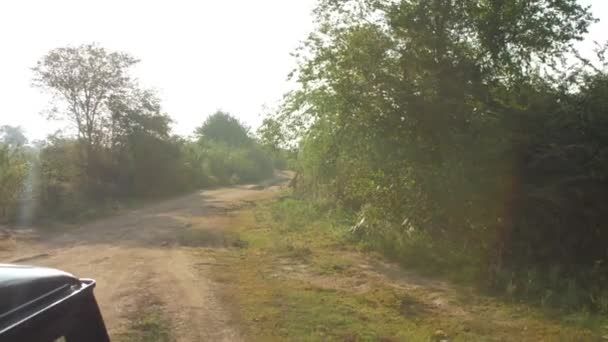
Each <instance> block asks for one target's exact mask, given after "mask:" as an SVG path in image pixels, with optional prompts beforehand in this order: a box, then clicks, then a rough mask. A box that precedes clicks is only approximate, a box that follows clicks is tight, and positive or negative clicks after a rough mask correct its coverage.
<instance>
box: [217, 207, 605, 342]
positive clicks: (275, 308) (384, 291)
mask: <svg viewBox="0 0 608 342" xmlns="http://www.w3.org/2000/svg"><path fill="white" fill-rule="evenodd" d="M237 216H238V218H237V219H238V220H239V224H238V225H234V226H235V227H236V228H235V230H236V231H235V232H236V233H237V234H238V235H239V236H240V238H241V239H243V240H244V241H246V242H247V243H248V248H247V249H231V250H227V251H225V252H224V254H223V256H224V258H225V260H223V263H226V264H227V265H228V267H227V270H226V272H222V274H218V275H216V276H217V278H218V279H217V280H218V281H221V282H222V283H225V284H230V286H229V287H228V290H227V291H228V292H229V293H228V294H227V298H231V300H232V301H233V305H232V307H233V308H234V311H235V316H236V317H239V318H240V319H241V321H242V325H243V327H244V329H245V335H246V336H248V337H249V339H250V340H253V341H286V340H287V341H385V342H387V341H433V340H438V339H440V338H439V337H440V336H442V335H444V334H445V335H446V336H447V337H449V340H450V341H511V340H517V341H540V340H545V341H588V340H593V339H596V338H597V337H598V336H601V335H602V330H601V329H603V328H602V327H599V326H598V325H593V326H585V324H583V323H582V321H581V317H578V316H577V317H572V319H570V320H566V319H564V317H563V316H559V317H550V316H547V315H546V312H544V311H542V310H539V309H536V308H534V307H531V306H529V305H526V304H522V303H517V302H509V301H504V300H499V299H495V298H491V297H487V296H483V295H481V294H476V293H472V292H471V291H472V290H471V289H469V288H459V287H455V290H454V291H452V292H453V293H451V292H450V293H447V294H445V295H444V297H445V298H443V299H444V301H446V302H447V303H448V304H449V306H448V307H447V308H446V309H441V307H439V308H438V307H436V306H434V304H433V303H434V301H435V300H436V295H437V293H440V294H441V293H442V292H441V291H439V292H438V291H436V290H433V289H431V288H430V286H429V288H425V287H424V286H422V287H419V288H411V287H409V288H408V287H407V286H405V287H403V286H401V287H399V286H395V284H397V283H391V280H390V279H389V278H383V279H384V280H382V279H379V278H378V277H374V276H370V275H369V273H366V272H364V271H363V270H362V269H361V268H360V267H359V266H358V263H359V262H360V261H361V260H378V261H379V262H380V261H382V257H381V256H380V255H378V254H369V255H367V256H365V255H363V254H362V253H361V245H360V244H359V243H357V242H356V241H355V240H354V239H352V237H351V236H350V233H349V224H348V222H349V220H348V217H345V215H344V214H343V213H340V212H338V211H331V210H328V209H327V208H323V206H319V205H312V204H310V203H306V202H303V201H300V200H295V199H291V198H282V199H279V200H274V201H268V202H262V203H258V205H257V206H256V207H255V208H253V209H246V210H243V211H241V212H239V213H237ZM220 258H221V256H220ZM220 278H221V279H220ZM356 285H361V286H362V288H363V290H356V289H355V288H354V287H356ZM458 308H464V309H465V311H466V313H465V314H458V310H457V309H458ZM587 318H588V317H587ZM586 321H587V322H590V321H589V320H586Z"/></svg>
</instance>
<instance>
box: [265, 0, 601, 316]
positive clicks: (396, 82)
mask: <svg viewBox="0 0 608 342" xmlns="http://www.w3.org/2000/svg"><path fill="white" fill-rule="evenodd" d="M315 13H316V18H317V29H316V31H315V32H314V33H313V34H312V35H311V36H310V38H309V39H308V40H307V41H306V42H305V43H304V44H303V45H302V48H301V49H300V51H299V54H298V55H299V56H300V66H299V68H298V69H297V70H295V72H294V74H293V77H294V79H295V80H296V81H297V82H298V83H299V85H300V88H299V89H298V90H296V91H294V92H292V93H291V94H289V95H288V96H287V97H286V100H285V103H284V106H283V108H282V110H280V111H278V112H277V113H276V114H275V115H273V116H270V117H269V118H268V119H267V121H266V125H267V126H268V127H269V128H268V130H267V131H269V132H278V133H277V135H278V137H277V138H276V139H275V140H274V141H276V142H278V143H280V144H281V143H282V145H279V146H283V147H286V148H287V147H291V148H293V149H294V151H298V160H297V163H295V170H296V171H297V172H298V175H297V176H296V179H295V180H294V186H295V190H296V193H297V194H299V195H301V196H303V197H304V198H308V199H309V200H312V201H319V200H320V201H323V202H329V203H331V204H332V205H334V206H335V207H337V208H343V210H348V211H350V212H351V213H352V214H353V215H355V216H356V220H355V222H354V223H353V227H352V236H353V237H355V238H357V239H358V240H360V241H361V243H362V244H364V245H365V246H368V247H369V248H371V249H374V250H377V251H380V252H382V253H383V254H385V255H386V256H388V257H390V258H392V259H394V260H396V261H399V262H400V263H402V264H404V265H407V266H411V267H415V268H416V269H418V270H421V271H422V272H426V273H433V274H447V275H448V276H449V277H450V278H453V279H455V280H458V281H461V282H465V283H469V284H474V285H477V286H479V287H480V288H482V289H484V290H488V291H493V292H495V293H498V294H503V295H506V296H509V297H516V298H521V299H526V300H528V301H529V302H531V303H535V304H539V305H541V306H553V307H558V308H563V309H566V310H573V311H582V312H589V313H604V314H605V313H608V305H607V304H608V292H607V289H608V278H607V277H606V275H607V274H608V254H607V253H608V250H607V249H606V246H605V242H606V241H607V240H608V229H606V222H607V219H608V217H607V216H606V214H607V213H608V210H607V209H608V208H607V207H606V204H607V203H608V202H607V201H606V198H608V197H607V196H608V190H607V189H608V187H607V186H606V176H607V171H608V169H607V168H606V166H607V165H608V154H607V153H608V140H606V134H607V132H608V121H607V120H606V96H605V95H606V92H607V89H608V87H607V86H608V81H607V80H608V77H607V73H606V70H607V69H606V59H605V55H604V50H605V49H604V48H605V47H604V46H602V45H599V44H598V46H597V51H596V52H597V55H596V56H581V55H580V54H579V52H578V51H577V50H576V49H575V47H574V46H575V44H576V42H577V41H579V40H581V39H583V38H584V36H585V33H586V32H587V28H588V27H589V25H590V24H591V23H593V22H594V19H593V17H592V15H591V13H590V12H589V8H586V7H584V6H582V5H580V4H579V3H578V2H577V1H575V0H559V1H537V2H530V1H519V0H513V1H443V0H436V1H435V0H434V1H426V0H424V1H423V0H416V1H409V0H408V1H384V0H351V1H339V2H336V1H329V0H328V1H321V2H320V4H319V6H318V8H317V10H316V12H315ZM277 127H280V128H278V129H277ZM294 142H295V143H294Z"/></svg>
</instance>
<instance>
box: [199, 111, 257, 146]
mask: <svg viewBox="0 0 608 342" xmlns="http://www.w3.org/2000/svg"><path fill="white" fill-rule="evenodd" d="M195 136H196V137H197V138H198V139H199V141H201V142H202V141H212V142H216V143H224V144H226V145H228V146H231V147H243V146H247V145H251V143H252V139H251V137H250V136H249V130H248V129H247V128H246V127H245V125H243V124H242V123H241V122H239V120H238V119H237V118H235V117H234V116H232V115H230V114H228V113H225V112H222V111H217V112H216V113H214V114H213V115H211V116H210V117H208V118H207V119H206V120H205V122H203V124H202V125H201V126H200V127H198V128H197V129H196V131H195Z"/></svg>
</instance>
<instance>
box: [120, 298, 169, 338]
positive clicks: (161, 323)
mask: <svg viewBox="0 0 608 342" xmlns="http://www.w3.org/2000/svg"><path fill="white" fill-rule="evenodd" d="M116 341H122V342H168V341H173V339H172V338H171V330H170V327H169V322H168V320H167V318H166V317H165V316H164V314H163V311H162V307H161V306H160V305H159V304H156V303H154V304H151V305H148V306H146V307H144V308H141V309H140V311H139V312H138V313H137V315H136V316H135V317H132V318H131V320H130V325H129V327H128V330H127V331H126V332H124V333H122V334H120V335H119V336H117V337H116Z"/></svg>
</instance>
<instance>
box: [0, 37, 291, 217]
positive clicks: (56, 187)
mask: <svg viewBox="0 0 608 342" xmlns="http://www.w3.org/2000/svg"><path fill="white" fill-rule="evenodd" d="M136 63H137V60H136V59H135V58H133V57H132V56H130V55H128V54H125V53H122V52H113V51H109V50H106V49H104V48H102V47H100V46H98V45H95V44H88V45H81V46H78V47H67V48H58V49H53V50H51V51H49V53H47V54H46V55H44V56H43V57H42V58H41V59H40V61H39V62H38V63H37V65H36V67H35V68H33V71H34V82H35V84H36V85H37V86H39V87H41V88H43V89H44V90H48V91H50V92H51V93H53V94H54V95H55V97H54V108H55V109H56V110H55V111H54V112H53V115H51V117H50V118H55V117H58V118H62V119H64V120H67V121H68V122H70V123H71V124H72V125H73V127H75V129H76V131H75V132H74V133H75V134H61V133H57V134H54V135H51V136H49V137H48V138H47V139H46V140H43V141H38V142H36V143H35V144H34V145H33V146H31V145H27V139H25V136H24V135H23V132H22V131H21V129H20V128H19V127H10V126H2V127H0V186H1V187H0V222H2V221H11V222H18V223H23V224H27V223H30V222H31V220H32V219H36V218H46V217H48V218H59V219H70V220H73V219H78V218H85V217H89V216H95V215H96V214H97V213H99V212H105V211H106V210H111V208H115V207H118V206H119V202H122V201H129V200H130V199H132V198H141V197H154V196H165V195H171V194H175V193H178V192H183V191H188V190H193V189H198V188H202V187H207V186H214V185H222V184H236V183H241V182H255V181H259V180H262V179H266V178H269V177H271V176H272V175H273V172H274V167H275V164H279V162H278V161H280V158H278V157H277V156H278V155H279V154H280V153H274V152H270V151H268V150H267V149H265V148H263V147H262V146H261V145H260V144H259V143H258V142H257V140H256V139H255V138H253V137H252V136H250V134H249V130H248V129H247V128H246V127H245V126H244V125H243V124H242V123H240V122H239V121H238V120H237V119H236V118H235V117H233V116H231V115H229V114H226V113H222V112H217V113H215V114H213V115H212V116H210V117H209V118H208V119H207V120H206V121H205V122H204V123H203V125H202V126H201V127H199V128H198V129H197V130H196V136H197V140H196V141H190V140H188V139H183V138H180V137H177V136H172V135H171V119H170V117H169V116H168V115H167V114H166V113H164V112H163V111H162V106H161V103H160V100H159V99H158V97H157V96H156V94H155V93H154V92H153V91H151V90H146V89H143V88H141V87H140V86H139V85H138V84H137V83H136V82H135V81H134V80H133V78H132V77H131V76H130V68H131V67H132V66H133V65H134V64H136ZM108 208H109V209H108Z"/></svg>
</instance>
